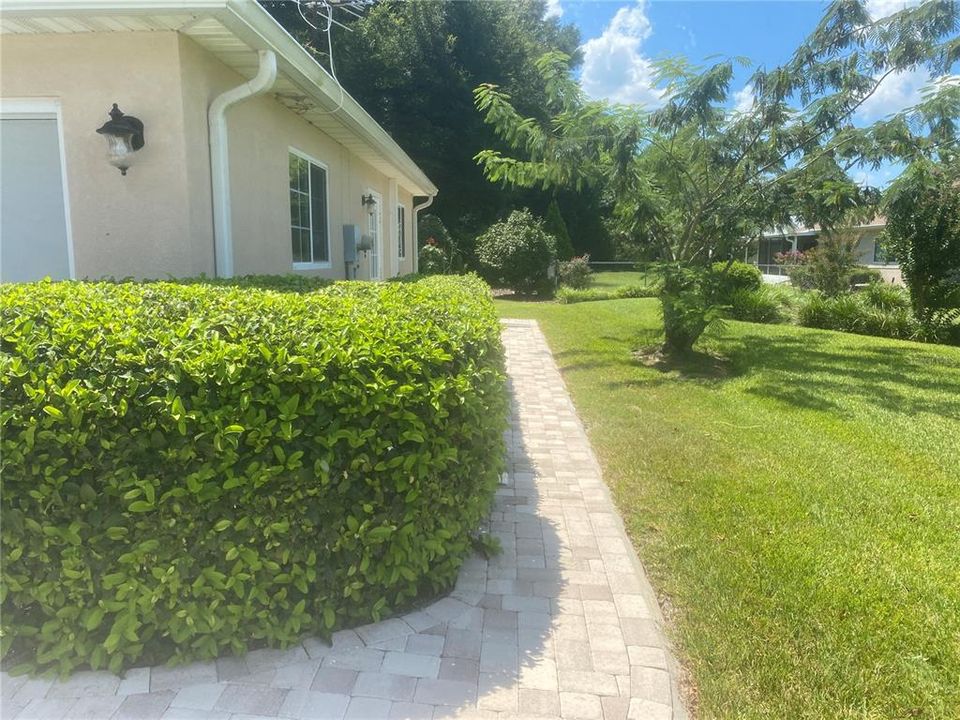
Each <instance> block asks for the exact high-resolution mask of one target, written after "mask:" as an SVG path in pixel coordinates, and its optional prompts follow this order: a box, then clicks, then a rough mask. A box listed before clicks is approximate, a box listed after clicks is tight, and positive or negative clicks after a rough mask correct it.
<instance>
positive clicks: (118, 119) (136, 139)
mask: <svg viewBox="0 0 960 720" xmlns="http://www.w3.org/2000/svg"><path fill="white" fill-rule="evenodd" d="M109 115H110V119H109V120H108V121H107V122H105V123H104V124H103V126H102V127H99V128H97V133H99V134H100V135H103V137H104V138H105V139H106V141H107V151H108V153H109V157H108V159H109V161H110V164H111V165H113V166H114V167H115V168H118V169H119V170H120V174H121V175H126V174H127V168H129V167H130V165H131V163H132V162H133V154H134V153H135V152H136V151H137V150H139V149H140V148H142V147H143V123H142V122H140V120H139V119H137V118H135V117H133V116H132V115H125V114H124V113H123V111H122V110H120V108H118V107H117V104H116V103H114V104H113V109H112V110H110V113H109Z"/></svg>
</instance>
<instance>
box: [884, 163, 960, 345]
mask: <svg viewBox="0 0 960 720" xmlns="http://www.w3.org/2000/svg"><path fill="white" fill-rule="evenodd" d="M884 201H885V205H886V215H887V226H886V230H885V232H884V237H883V238H882V239H881V240H880V242H881V243H882V247H883V248H884V249H885V250H887V251H888V252H889V253H890V254H891V255H892V256H893V257H895V258H896V259H897V261H898V262H899V263H900V269H901V270H902V271H903V279H904V280H905V281H906V283H907V286H908V287H909V288H910V298H911V303H912V305H913V311H914V313H915V314H916V315H917V317H919V318H920V319H921V320H922V321H923V322H924V324H929V325H930V326H931V329H933V328H935V327H936V326H942V325H944V324H947V325H949V324H952V322H953V321H952V319H951V318H955V317H956V314H957V313H958V312H960V161H958V160H957V155H956V153H955V152H952V153H949V154H944V155H942V156H941V162H933V161H931V160H927V159H918V160H915V161H914V162H912V163H911V164H910V165H909V166H907V169H906V170H905V171H904V172H903V173H902V174H901V175H900V177H899V178H898V179H897V180H896V181H895V182H894V183H893V184H892V185H891V186H890V187H889V188H888V189H887V192H886V197H885V198H884ZM938 315H939V316H940V317H938Z"/></svg>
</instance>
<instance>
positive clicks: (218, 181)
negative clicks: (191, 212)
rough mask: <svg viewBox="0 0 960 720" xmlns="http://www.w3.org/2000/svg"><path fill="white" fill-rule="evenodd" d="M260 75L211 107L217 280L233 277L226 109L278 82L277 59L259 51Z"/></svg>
mask: <svg viewBox="0 0 960 720" xmlns="http://www.w3.org/2000/svg"><path fill="white" fill-rule="evenodd" d="M258 54H259V56H260V68H259V69H258V70H257V74H256V75H255V76H254V77H253V78H252V79H250V80H248V81H247V82H245V83H243V84H242V85H238V86H237V87H235V88H231V89H230V90H227V91H226V92H224V93H222V94H220V95H218V96H217V97H216V98H214V100H213V102H212V103H210V109H209V110H208V111H207V120H208V123H209V125H210V185H211V188H212V191H213V249H214V261H215V266H216V272H217V277H223V278H229V277H233V233H232V228H231V226H230V160H229V158H228V157H227V118H226V113H227V109H228V108H230V106H232V105H235V104H236V103H238V102H242V101H243V100H246V99H247V98H251V97H253V96H254V95H259V94H260V93H263V92H266V91H267V90H269V89H270V88H271V87H273V83H274V82H275V81H276V79H277V56H276V54H274V52H273V50H260V51H259V53H258Z"/></svg>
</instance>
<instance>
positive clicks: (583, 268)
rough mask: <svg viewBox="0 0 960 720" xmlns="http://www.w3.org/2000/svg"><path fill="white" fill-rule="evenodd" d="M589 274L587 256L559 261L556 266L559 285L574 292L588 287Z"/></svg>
mask: <svg viewBox="0 0 960 720" xmlns="http://www.w3.org/2000/svg"><path fill="white" fill-rule="evenodd" d="M591 272H592V271H591V270H590V256H589V255H581V256H580V257H575V258H571V259H570V260H561V261H560V262H559V263H558V264H557V273H558V274H559V276H560V277H559V279H560V284H561V285H563V286H565V287H569V288H573V289H574V290H585V289H586V288H588V287H589V286H590V274H591Z"/></svg>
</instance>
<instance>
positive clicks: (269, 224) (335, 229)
mask: <svg viewBox="0 0 960 720" xmlns="http://www.w3.org/2000/svg"><path fill="white" fill-rule="evenodd" d="M179 46H180V47H179V50H180V62H181V64H182V68H183V77H184V85H183V107H184V117H185V128H186V134H187V146H188V148H191V150H190V151H189V152H188V155H193V154H194V152H195V151H196V152H199V149H200V148H201V146H203V147H206V142H207V140H206V138H207V134H206V133H207V125H206V109H207V107H209V104H210V102H211V101H212V100H213V98H215V97H216V96H217V95H218V94H219V93H221V92H223V91H224V90H227V89H229V88H231V87H234V86H236V85H238V84H239V83H241V82H243V78H241V77H240V76H239V75H238V74H237V73H235V72H234V71H232V70H231V69H229V68H227V67H226V66H225V65H223V64H222V63H220V62H219V61H218V60H217V59H216V58H214V57H213V56H211V55H210V54H208V53H207V52H205V51H204V50H203V49H202V48H200V47H199V46H198V45H196V44H195V43H194V42H193V41H191V40H190V39H189V38H186V37H182V36H181V37H180V41H179ZM227 128H228V143H229V158H230V185H231V195H232V216H231V217H232V223H233V245H234V267H235V272H236V273H237V274H238V275H243V274H247V273H271V274H276V273H289V272H294V271H295V269H294V267H293V250H292V243H291V239H290V204H289V178H288V159H289V152H290V149H291V148H292V149H294V150H296V151H298V152H299V153H301V154H303V155H305V156H307V157H309V158H311V159H312V160H315V161H317V162H319V163H321V164H323V165H325V166H326V167H327V185H328V189H327V191H328V199H329V237H330V262H329V267H324V268H315V269H309V270H296V272H302V273H305V274H310V275H319V276H323V277H331V278H342V277H344V276H345V272H346V269H345V266H344V258H343V231H342V227H343V225H344V224H348V223H349V224H357V225H359V226H360V229H361V232H363V233H366V232H368V231H369V222H370V217H369V213H368V212H367V210H366V209H365V208H364V207H363V205H362V204H361V197H362V196H363V195H365V194H367V193H368V192H370V191H371V190H372V191H373V192H375V193H379V195H380V196H381V197H382V199H383V204H384V206H383V208H382V228H381V238H382V239H381V245H382V248H383V250H384V252H383V255H382V261H381V262H382V265H381V267H382V271H381V276H382V277H383V278H388V277H392V276H393V275H396V274H398V272H411V271H412V268H413V261H412V259H411V257H410V254H409V253H408V254H407V258H406V259H405V260H404V261H403V262H401V263H398V262H397V257H396V255H397V253H396V235H395V231H394V226H395V225H396V207H393V208H391V207H390V206H389V196H390V180H389V178H387V177H386V176H385V175H383V174H382V173H380V172H378V171H377V170H375V169H374V168H372V167H371V166H369V165H368V164H366V163H364V162H363V161H361V160H360V159H359V158H357V157H356V156H355V155H354V154H352V153H351V152H349V151H348V150H347V149H346V148H344V147H343V146H342V145H340V144H339V143H337V142H335V141H334V140H333V139H332V138H330V137H329V136H328V135H326V134H325V133H323V132H321V131H320V130H318V129H317V128H316V127H314V126H313V125H311V124H310V123H308V122H307V121H306V120H304V119H303V118H302V117H300V116H299V115H297V114H296V113H294V112H293V111H291V110H289V109H288V108H286V107H284V106H283V105H281V104H280V103H279V102H277V101H276V100H275V99H274V98H273V97H272V96H271V95H270V94H264V95H261V96H258V97H255V98H251V99H250V100H246V101H244V102H242V103H240V104H238V105H235V106H234V107H232V108H230V109H229V110H228V111H227ZM194 149H195V150H194ZM188 183H189V186H190V187H191V188H196V189H197V192H196V193H195V194H196V195H197V196H199V195H200V194H201V192H202V189H203V188H206V190H205V193H206V195H205V204H204V205H203V208H209V206H210V201H209V186H210V169H209V163H208V162H203V163H201V162H197V163H191V164H190V165H189V180H188ZM398 194H399V196H400V197H399V200H400V201H402V202H404V203H405V204H406V206H407V225H408V230H407V237H408V238H409V237H410V232H411V229H412V225H411V218H410V215H411V213H412V198H411V197H410V194H409V193H408V192H405V191H403V190H402V188H401V189H399V193H398ZM198 214H202V211H201V210H200V209H198ZM370 259H371V258H370V256H366V257H364V256H363V255H361V262H360V263H359V267H358V268H357V272H356V277H357V278H359V279H364V278H368V277H370V264H371V263H370ZM351 276H352V273H351Z"/></svg>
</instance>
